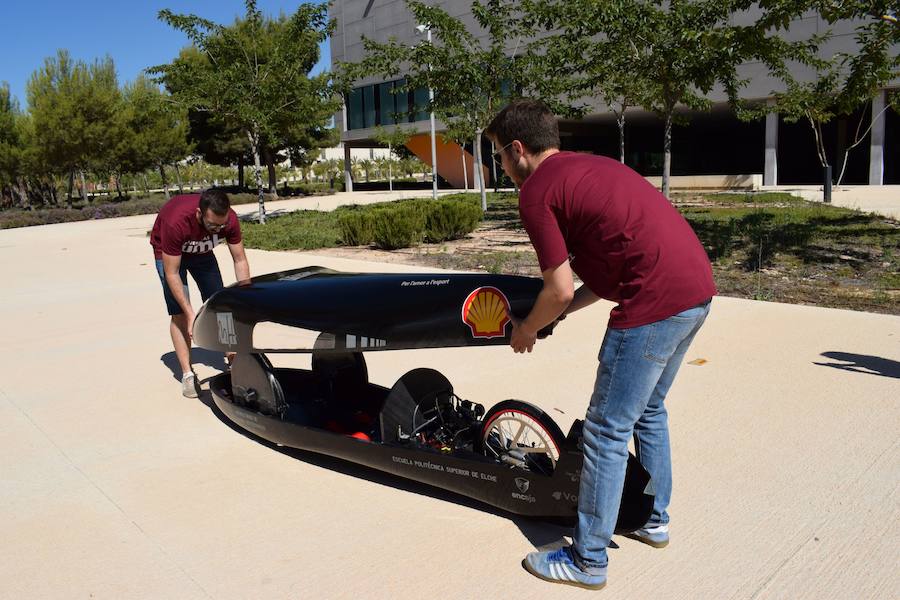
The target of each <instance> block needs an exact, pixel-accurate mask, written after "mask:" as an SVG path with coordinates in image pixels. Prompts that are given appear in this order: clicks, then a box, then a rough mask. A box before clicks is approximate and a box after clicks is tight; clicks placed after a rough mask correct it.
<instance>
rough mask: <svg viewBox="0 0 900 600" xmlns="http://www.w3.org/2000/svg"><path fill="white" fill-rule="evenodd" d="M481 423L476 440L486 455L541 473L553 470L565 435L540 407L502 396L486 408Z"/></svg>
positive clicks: (544, 473) (549, 472) (550, 472)
mask: <svg viewBox="0 0 900 600" xmlns="http://www.w3.org/2000/svg"><path fill="white" fill-rule="evenodd" d="M482 423H483V425H482V427H481V435H479V436H478V442H479V446H480V447H479V450H480V451H481V452H482V453H483V454H484V455H485V456H488V457H490V458H494V459H496V460H499V461H500V462H503V463H506V464H509V465H512V466H514V467H519V468H522V469H527V470H529V471H533V472H535V473H540V474H542V475H551V474H552V473H553V470H554V469H555V468H556V463H557V461H558V460H559V454H560V450H561V449H562V443H563V441H564V440H565V435H563V432H562V430H561V429H560V428H559V426H558V425H557V424H556V422H555V421H554V420H553V419H552V418H551V417H550V416H549V415H548V414H547V413H545V412H544V411H542V410H541V409H540V408H538V407H537V406H534V405H532V404H528V403H527V402H522V401H520V400H504V401H503V402H500V403H498V404H496V405H494V407H493V408H491V410H489V411H488V412H487V414H486V415H485V416H484V419H483V420H482Z"/></svg>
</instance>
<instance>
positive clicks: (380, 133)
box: [372, 125, 415, 191]
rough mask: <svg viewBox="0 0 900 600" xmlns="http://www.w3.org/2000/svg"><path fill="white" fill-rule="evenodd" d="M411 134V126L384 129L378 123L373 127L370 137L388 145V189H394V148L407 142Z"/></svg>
mask: <svg viewBox="0 0 900 600" xmlns="http://www.w3.org/2000/svg"><path fill="white" fill-rule="evenodd" d="M413 135H415V130H413V129H412V128H404V127H400V126H399V125H398V126H396V127H394V128H393V129H385V128H384V127H382V126H380V125H379V126H378V127H376V128H375V133H374V134H372V138H373V139H374V140H375V141H376V142H378V143H379V144H382V145H385V146H387V147H388V155H387V158H388V160H387V168H388V189H389V190H390V191H394V166H393V163H394V150H395V149H396V148H400V147H404V146H406V142H408V141H409V138H411V137H412V136H413ZM398 158H399V157H398Z"/></svg>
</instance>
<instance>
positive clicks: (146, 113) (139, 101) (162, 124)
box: [121, 76, 190, 198]
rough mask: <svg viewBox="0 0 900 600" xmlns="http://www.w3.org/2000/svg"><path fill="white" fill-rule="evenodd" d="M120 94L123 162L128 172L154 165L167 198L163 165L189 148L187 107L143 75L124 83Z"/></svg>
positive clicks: (167, 184)
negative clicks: (127, 83) (123, 149)
mask: <svg viewBox="0 0 900 600" xmlns="http://www.w3.org/2000/svg"><path fill="white" fill-rule="evenodd" d="M123 98H124V104H125V107H124V121H125V129H126V131H127V134H126V135H124V136H123V145H124V146H125V147H126V151H125V152H122V153H121V156H122V157H123V165H127V167H128V170H129V171H131V172H139V171H143V170H145V169H148V168H155V169H158V170H159V174H160V177H161V179H162V184H163V189H164V190H165V193H166V198H168V197H169V182H168V179H167V177H166V172H165V166H166V165H170V164H177V161H180V160H182V159H184V158H185V157H186V156H187V155H188V154H189V152H190V147H189V145H188V142H187V131H188V123H187V111H186V110H185V108H184V106H182V105H179V104H177V103H175V102H173V101H172V99H171V97H170V96H169V95H168V94H167V93H165V92H163V91H162V90H160V89H159V87H158V86H157V85H156V84H155V83H153V82H152V81H150V80H149V79H147V78H146V77H144V76H139V77H138V78H137V79H135V81H134V82H133V83H131V84H129V85H126V86H125V89H124V91H123Z"/></svg>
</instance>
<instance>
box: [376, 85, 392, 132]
mask: <svg viewBox="0 0 900 600" xmlns="http://www.w3.org/2000/svg"><path fill="white" fill-rule="evenodd" d="M393 89H394V82H393V81H388V82H387V83H382V84H379V85H378V99H379V100H380V101H381V106H380V107H379V111H378V112H379V115H378V116H379V117H380V123H381V124H382V125H393V124H394V113H395V112H397V109H396V108H394V94H393V93H392V92H393Z"/></svg>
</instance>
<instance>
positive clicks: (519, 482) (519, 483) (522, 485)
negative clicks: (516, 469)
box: [512, 477, 537, 504]
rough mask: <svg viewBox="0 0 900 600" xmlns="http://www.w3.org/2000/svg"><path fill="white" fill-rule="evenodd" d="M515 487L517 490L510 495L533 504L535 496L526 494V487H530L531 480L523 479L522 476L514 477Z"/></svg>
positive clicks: (535, 499)
mask: <svg viewBox="0 0 900 600" xmlns="http://www.w3.org/2000/svg"><path fill="white" fill-rule="evenodd" d="M515 482H516V487H517V488H519V492H513V493H512V497H513V498H515V499H516V500H521V501H523V502H528V503H530V504H534V503H535V502H537V498H535V497H534V496H531V495H529V494H527V493H526V492H528V488H529V487H531V482H530V481H528V480H527V479H525V478H524V477H516V479H515Z"/></svg>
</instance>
